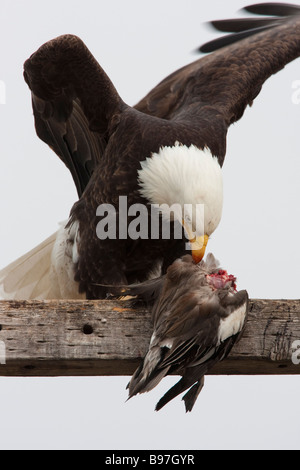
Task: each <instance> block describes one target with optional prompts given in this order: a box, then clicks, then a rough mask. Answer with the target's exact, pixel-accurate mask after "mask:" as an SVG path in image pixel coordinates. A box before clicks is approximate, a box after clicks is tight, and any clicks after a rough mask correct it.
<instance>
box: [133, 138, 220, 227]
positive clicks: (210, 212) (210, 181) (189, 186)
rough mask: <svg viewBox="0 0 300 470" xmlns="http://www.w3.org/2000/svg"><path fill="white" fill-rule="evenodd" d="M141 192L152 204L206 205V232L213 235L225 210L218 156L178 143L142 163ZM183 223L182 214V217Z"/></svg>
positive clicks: (207, 150) (163, 148) (205, 150)
mask: <svg viewBox="0 0 300 470" xmlns="http://www.w3.org/2000/svg"><path fill="white" fill-rule="evenodd" d="M141 167H142V168H141V170H139V172H138V174H139V185H140V193H141V194H142V196H143V197H145V198H146V199H148V201H150V203H151V204H159V205H162V204H166V205H167V206H169V207H171V206H172V205H174V204H178V205H180V207H181V208H183V207H184V205H187V204H193V205H195V204H199V205H203V204H204V223H205V231H206V233H207V234H208V235H210V234H211V233H212V232H213V231H214V230H215V229H216V227H217V226H218V224H219V222H220V219H221V215H222V207H223V180H222V171H221V167H220V165H219V162H218V159H217V157H214V156H213V155H212V154H211V152H210V150H209V149H208V148H204V149H203V150H201V149H199V148H197V147H196V146H194V145H191V146H190V147H187V146H186V145H181V144H180V143H176V144H175V145H174V146H173V147H162V148H161V149H160V150H159V152H158V153H153V154H152V156H151V157H150V158H147V159H146V160H145V161H143V162H141ZM175 218H177V219H180V220H179V222H180V223H181V222H182V212H181V211H180V214H179V215H178V217H176V213H175Z"/></svg>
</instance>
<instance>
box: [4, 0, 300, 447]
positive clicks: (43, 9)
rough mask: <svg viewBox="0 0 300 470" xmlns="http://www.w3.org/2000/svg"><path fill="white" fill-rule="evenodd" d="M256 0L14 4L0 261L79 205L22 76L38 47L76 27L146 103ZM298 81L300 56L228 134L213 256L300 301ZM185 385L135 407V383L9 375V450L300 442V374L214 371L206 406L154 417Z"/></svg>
mask: <svg viewBox="0 0 300 470" xmlns="http://www.w3.org/2000/svg"><path fill="white" fill-rule="evenodd" d="M250 3H251V1H250ZM246 4H247V1H246V2H245V1H244V0H243V1H239V0H230V1H226V2H224V1H221V0H220V1H217V0H211V1H210V2H202V1H200V0H184V1H183V0H181V1H179V0H151V1H140V0H139V1H138V0H126V1H123V0H110V1H109V2H106V1H101V0H100V1H96V0H85V1H84V2H83V1H78V0H51V2H47V3H46V2H41V1H38V0H26V1H24V0H1V28H0V51H1V56H0V57H1V60H0V80H1V81H2V83H4V84H5V87H6V91H5V104H0V125H1V127H0V129H1V130H0V132H1V139H0V168H1V170H0V211H1V212H0V213H1V230H0V247H1V248H0V268H2V267H4V266H5V265H6V264H8V263H9V262H11V261H13V260H14V259H16V258H17V257H18V256H20V255H22V254H24V253H25V252H26V251H28V250H29V249H31V248H32V247H33V246H35V245H37V244H38V243H40V242H41V241H42V240H43V239H44V238H46V237H48V236H49V235H50V234H51V233H53V232H54V231H55V230H56V229H57V226H58V222H60V221H61V220H65V219H66V218H67V217H68V213H69V211H70V208H71V207H72V205H73V203H74V202H75V201H76V191H75V187H74V184H73V181H72V178H71V176H70V174H69V172H68V170H67V169H66V168H65V167H64V165H63V164H62V163H61V162H60V161H59V159H58V158H57V157H56V155H55V154H54V153H53V152H52V151H51V150H50V149H49V148H48V147H47V146H46V145H45V144H44V143H43V142H41V141H40V140H39V139H38V137H37V136H36V134H35V130H34V125H33V117H32V109H31V102H30V93H29V89H28V87H27V85H26V84H25V82H24V81H23V76H22V67H23V62H24V61H25V60H26V59H27V58H28V57H29V55H30V54H32V53H33V52H34V51H35V50H36V49H37V48H38V47H39V46H40V45H41V44H43V43H44V42H46V41H47V40H49V39H52V38H53V37H55V36H58V35H60V34H64V33H73V34H76V35H78V36H80V37H81V38H82V39H83V40H84V42H85V43H86V45H87V46H88V47H89V49H90V50H91V51H92V53H93V54H94V55H95V57H96V58H97V60H98V61H99V62H100V64H101V65H102V67H103V68H104V70H105V71H106V72H107V73H108V75H109V76H110V78H111V79H112V81H113V83H114V85H115V86H116V88H117V90H118V91H119V93H120V95H121V97H122V98H123V99H124V101H126V102H127V103H128V104H132V105H133V104H135V103H136V102H137V101H138V100H139V99H140V98H141V97H143V96H144V95H145V94H146V93H147V92H148V91H149V90H150V89H151V88H152V87H153V86H154V85H156V84H157V83H158V82H159V81H160V80H161V79H163V78H164V77H165V76H166V75H168V74H169V73H171V72H173V71H174V70H176V69H177V68H179V67H181V66H183V65H185V64H187V63H189V62H191V61H193V60H195V59H196V58H197V56H196V55H195V53H194V52H193V51H194V50H195V48H196V47H197V46H199V45H200V44H201V43H203V42H205V41H207V40H209V39H210V38H213V37H215V34H214V33H213V32H212V31H210V30H209V29H208V28H207V26H206V25H205V24H204V22H205V21H208V20H210V19H217V18H226V17H231V16H236V12H237V11H238V10H239V9H240V8H242V7H243V6H245V5H246ZM297 80H298V81H299V80H300V69H299V60H298V61H296V62H294V63H293V64H290V65H288V66H287V67H286V68H285V69H284V70H283V71H281V72H280V73H279V74H277V75H276V76H274V77H272V78H271V79H269V81H268V82H267V83H266V84H265V86H264V88H263V90H262V92H261V93H260V95H259V97H258V98H257V99H256V100H255V102H254V105H253V107H252V108H249V109H248V110H247V111H246V113H245V115H244V117H243V118H242V120H241V121H240V122H238V123H236V124H235V125H234V126H232V127H231V128H230V131H229V133H228V147H227V155H226V160H225V164H224V167H223V174H224V188H225V189H224V191H225V192H224V211H223V218H222V221H221V224H220V226H219V227H218V229H217V230H216V232H215V233H214V235H213V237H212V239H211V240H210V243H209V247H208V251H212V252H213V253H214V254H215V256H216V257H217V258H218V259H219V260H220V261H221V263H222V265H223V266H224V267H225V268H226V269H228V271H230V272H231V273H234V274H235V275H236V276H237V277H238V287H239V288H241V289H247V290H248V292H249V295H250V297H252V298H299V293H300V283H299V261H300V248H299V237H300V218H299V201H300V186H299V178H300V141H299V124H300V122H299V116H300V104H299V105H298V104H297V101H298V99H297V98H298V97H299V93H298V95H297V88H293V86H294V87H295V86H296V87H297V86H298V85H299V83H298V85H297ZM0 83H1V82H0ZM0 90H2V95H1V92H0V103H3V101H4V96H3V89H2V87H0ZM299 101H300V100H299ZM299 339H300V338H299ZM0 367H1V366H0ZM299 367H300V366H299ZM299 370H300V369H299ZM175 380H176V378H174V377H172V378H166V379H165V380H163V381H162V383H161V384H160V385H159V386H158V387H157V388H156V389H155V390H153V391H152V392H150V393H149V394H146V395H142V396H139V397H137V398H133V399H132V400H130V401H129V402H127V403H125V400H126V398H127V392H126V390H125V387H126V384H127V382H128V377H113V378H104V377H99V378H98V377H96V378H49V379H43V378H38V379H32V378H27V379H25V378H0V403H1V423H0V448H1V449H221V448H230V449H260V448H262V449H264V448H268V449H276V448H279V449H299V448H300V419H299V413H300V401H299V388H300V378H299V377H298V376H295V377H277V376H271V377H254V376H253V377H245V376H242V377H233V376H230V377H224V376H220V377H215V376H213V377H212V376H210V377H207V378H206V384H205V387H204V390H203V391H202V392H201V395H200V396H199V398H198V401H197V403H196V405H195V408H194V410H193V413H190V414H187V415H186V414H185V413H184V406H183V403H182V402H181V400H180V398H177V399H176V400H173V402H172V403H170V404H169V405H168V406H166V407H165V408H164V409H163V410H162V411H161V412H159V413H156V412H154V411H153V410H154V407H155V404H156V402H157V401H158V399H159V398H160V397H161V396H162V395H163V394H164V392H165V391H166V390H167V389H168V388H169V387H170V385H171V384H172V383H173V382H174V381H175Z"/></svg>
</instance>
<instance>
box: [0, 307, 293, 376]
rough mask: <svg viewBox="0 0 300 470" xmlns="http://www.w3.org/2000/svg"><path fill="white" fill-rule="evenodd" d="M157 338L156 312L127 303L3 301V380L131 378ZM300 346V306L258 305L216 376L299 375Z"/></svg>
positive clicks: (0, 354) (0, 351) (0, 370)
mask: <svg viewBox="0 0 300 470" xmlns="http://www.w3.org/2000/svg"><path fill="white" fill-rule="evenodd" d="M151 334H152V331H151V314H150V312H149V311H148V310H147V309H146V308H145V307H144V306H140V307H135V308H132V306H131V305H130V303H128V302H127V301H112V300H104V301H66V300H63V301H0V346H1V347H0V375H1V376H92V375H130V374H132V373H133V371H134V369H135V368H136V367H137V365H138V364H139V362H140V359H141V357H142V356H143V355H144V354H145V352H146V350H147V347H148V344H149V339H150V336H151ZM297 341H298V343H297ZM295 347H296V350H295ZM297 347H298V348H300V300H251V301H250V312H249V320H248V323H247V326H246V330H245V332H244V335H243V337H242V339H241V340H240V342H239V343H238V344H237V345H236V346H235V347H234V349H233V350H232V351H231V354H230V356H229V357H228V358H227V359H226V360H225V361H223V362H222V363H220V364H218V365H217V366H216V367H215V368H214V369H213V370H212V373H213V374H298V373H300V364H299V365H297V363H296V362H297V360H295V358H296V359H297ZM293 351H294V352H293ZM292 357H293V359H294V360H292ZM298 357H299V360H300V350H299V355H298Z"/></svg>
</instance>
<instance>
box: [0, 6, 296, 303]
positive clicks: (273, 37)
mask: <svg viewBox="0 0 300 470" xmlns="http://www.w3.org/2000/svg"><path fill="white" fill-rule="evenodd" d="M246 10H247V11H248V12H251V13H255V14H257V15H267V17H261V16H258V17H254V18H252V17H250V18H244V19H237V20H220V21H215V22H213V25H214V26H215V27H216V28H217V29H219V30H221V31H224V32H229V33H231V34H229V35H225V36H224V37H222V38H220V39H217V40H216V41H212V42H210V43H208V44H205V45H204V46H202V48H201V49H200V50H201V51H202V52H210V54H208V55H206V56H204V57H201V58H200V59H199V60H196V61H195V62H193V63H191V64H189V65H186V66H185V67H183V68H181V69H180V70H177V71H176V72H174V73H172V74H171V75H170V76H168V77H167V78H165V79H164V80H163V81H162V82H161V83H159V84H158V85H157V86H156V87H155V88H153V90H151V91H150V92H149V93H148V94H147V96H146V97H145V98H143V99H142V100H141V101H140V102H139V103H138V104H137V105H136V106H134V107H131V106H129V105H127V104H126V103H125V102H124V101H123V100H122V99H121V97H120V96H119V94H118V93H117V91H116V89H115V87H114V85H113V84H112V82H111V80H110V79H109V77H108V76H107V75H106V73H105V72H104V70H103V69H102V68H101V66H100V65H99V64H98V62H97V61H96V60H95V58H94V57H93V56H92V54H91V53H90V51H89V50H88V49H87V47H86V46H85V44H84V43H83V42H82V41H81V40H80V39H79V38H78V37H76V36H73V35H64V36H60V37H58V38H56V39H53V40H51V41H49V42H47V43H46V44H44V45H42V46H41V47H40V48H39V49H38V50H37V51H36V52H35V53H34V54H33V55H32V56H31V57H30V58H29V59H28V60H27V61H26V62H25V65H24V77H25V80H26V82H27V84H28V86H29V88H30V90H31V94H32V106H33V112H34V118H35V127H36V132H37V135H38V136H39V137H40V138H41V139H42V140H43V141H44V142H46V143H47V144H48V145H49V146H50V147H51V148H52V149H53V150H54V152H56V154H57V155H58V156H59V157H60V158H61V160H62V161H63V162H64V163H65V165H66V166H67V167H68V169H69V170H70V172H71V174H72V177H73V179H74V183H75V185H76V188H77V192H78V197H79V199H78V201H77V202H76V203H75V204H74V206H73V207H72V209H71V212H70V217H69V219H68V220H67V221H66V223H65V224H63V225H62V226H61V228H60V229H59V230H58V232H57V233H55V234H54V235H52V236H51V237H50V238H49V239H47V240H46V241H45V242H43V243H42V244H41V245H39V246H38V247H37V248H35V249H34V250H32V251H31V252H30V253H28V254H26V255H24V256H23V257H21V258H20V259H19V260H17V261H15V262H14V263H12V264H11V265H9V266H8V267H7V268H4V269H3V270H2V271H1V272H0V293H1V295H2V297H3V298H13V299H31V298H37V299H41V298H44V299H45V298H89V299H96V298H104V297H105V296H106V295H107V289H106V287H105V285H112V284H118V285H126V284H129V283H132V282H142V281H144V280H146V279H149V278H150V277H151V276H153V273H154V272H156V273H157V272H159V273H165V272H166V270H167V268H168V266H170V265H171V264H172V263H173V262H174V260H176V259H177V258H178V257H180V256H182V255H183V254H184V253H186V252H187V251H189V250H191V252H192V256H193V258H194V260H195V261H197V262H198V261H200V260H201V258H202V257H203V255H204V252H205V248H206V245H207V242H208V239H209V237H210V235H211V234H212V233H213V232H214V231H215V229H216V228H217V226H218V224H219V221H220V219H221V214H222V202H223V198H222V172H221V167H222V165H223V162H224V157H225V152H226V135H227V130H228V128H229V126H230V125H231V124H232V123H234V122H236V121H237V120H239V119H240V118H241V117H242V115H243V113H244V111H245V109H246V107H247V105H251V104H252V102H253V100H254V99H255V98H256V96H257V95H258V94H259V92H260V90H261V87H262V85H263V83H264V82H265V80H267V78H269V77H270V76H271V75H272V74H274V73H276V72H278V71H279V70H281V69H282V68H283V67H284V66H285V65H286V64H287V63H289V62H291V61H292V60H294V59H296V58H297V57H299V55H300V7H298V6H293V5H285V4H259V5H252V6H250V7H247V8H246ZM124 197H125V198H126V204H127V206H126V207H127V208H129V209H128V211H127V212H126V211H125V212H126V217H125V216H124V217H123V216H122V217H121V213H122V201H123V200H122V198H124ZM142 207H143V208H146V212H145V211H142V209H141V208H142ZM153 208H155V209H157V210H158V212H159V221H160V222H161V221H163V220H168V222H169V225H170V226H171V230H170V231H169V235H168V236H163V235H164V228H163V223H159V226H158V227H156V228H155V230H153V223H152V222H153V220H154V212H153ZM170 208H171V209H172V210H170ZM139 210H140V212H141V213H142V212H143V214H142V215H143V217H142V216H141V217H138V213H139V212H138V211H139ZM198 220H201V223H197V221H198ZM116 221H117V222H116ZM146 221H147V222H148V223H146ZM142 223H143V224H144V225H143V233H142V234H141V230H140V231H139V229H138V225H139V224H140V225H141V224H142ZM99 224H100V225H99ZM101 224H102V225H101ZM109 224H110V227H109V229H108V228H107V227H108V225H109ZM105 225H107V227H105ZM133 227H134V228H135V230H133V232H134V233H133V234H132V236H130V233H131V232H130V229H132V228H133ZM187 240H189V242H190V245H189V246H188V247H187Z"/></svg>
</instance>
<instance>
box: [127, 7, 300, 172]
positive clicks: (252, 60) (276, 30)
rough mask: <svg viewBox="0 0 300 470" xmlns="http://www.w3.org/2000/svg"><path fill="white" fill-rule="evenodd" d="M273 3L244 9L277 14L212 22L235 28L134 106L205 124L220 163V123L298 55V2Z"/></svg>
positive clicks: (234, 118)
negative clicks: (206, 53)
mask: <svg viewBox="0 0 300 470" xmlns="http://www.w3.org/2000/svg"><path fill="white" fill-rule="evenodd" d="M274 5H276V4H274ZM276 8H277V9H276ZM276 8H275V6H273V7H272V4H271V5H270V4H260V5H254V6H250V7H246V10H247V11H249V12H254V13H258V14H266V15H269V14H272V15H281V16H279V17H277V16H275V17H272V18H268V19H265V18H256V19H255V20H253V19H252V20H251V19H246V20H245V19H243V20H229V21H228V20H225V21H223V20H221V21H218V22H213V25H214V26H215V27H217V28H218V29H221V30H226V31H233V32H234V33H235V34H233V35H229V36H225V38H224V37H223V38H221V39H220V40H217V41H213V42H210V43H207V44H206V45H204V46H202V48H200V50H201V51H205V52H208V51H214V52H213V53H212V54H210V55H208V56H206V57H202V58H201V59H199V60H197V61H195V62H193V63H191V64H189V65H187V66H185V67H183V68H181V69H180V70H178V71H176V72H174V73H173V74H172V75H170V76H169V77H167V78H166V79H164V80H163V81H162V82H161V83H160V84H158V85H157V86H156V87H155V88H154V89H153V90H151V91H150V93H148V95H147V96H146V97H145V98H143V99H142V100H141V101H140V102H139V103H138V104H137V105H136V108H137V109H138V110H139V111H142V112H144V113H147V114H151V115H154V116H157V117H160V118H164V119H170V120H174V121H177V122H184V123H186V124H189V123H190V125H193V126H195V125H197V124H198V126H199V132H201V127H202V126H205V128H206V129H207V128H208V127H209V126H210V127H211V132H207V135H209V136H210V141H208V142H207V145H208V146H209V147H210V148H211V149H212V150H213V149H214V148H215V147H216V145H215V143H216V141H218V142H219V148H220V150H219V151H218V154H217V156H218V157H219V161H220V163H221V164H222V163H223V160H224V156H225V150H226V131H225V132H224V129H226V130H227V129H228V127H229V126H230V124H232V123H233V122H235V121H237V120H238V119H240V118H241V117H242V115H243V113H244V111H245V108H246V107H247V105H251V104H252V102H253V100H254V99H255V98H256V96H257V95H258V94H259V92H260V90H261V87H262V85H263V83H264V82H265V81H266V80H267V79H268V78H269V77H270V76H271V75H272V74H274V73H276V72H278V71H279V70H281V69H282V68H283V67H284V66H285V65H286V64H287V63H289V62H291V61H292V60H294V59H296V58H297V57H299V56H300V7H297V6H291V5H285V4H277V6H276ZM228 44H229V45H228ZM225 46H226V47H225ZM219 48H220V49H219ZM217 49H218V50H217ZM220 123H223V125H220ZM220 142H222V145H220Z"/></svg>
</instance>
